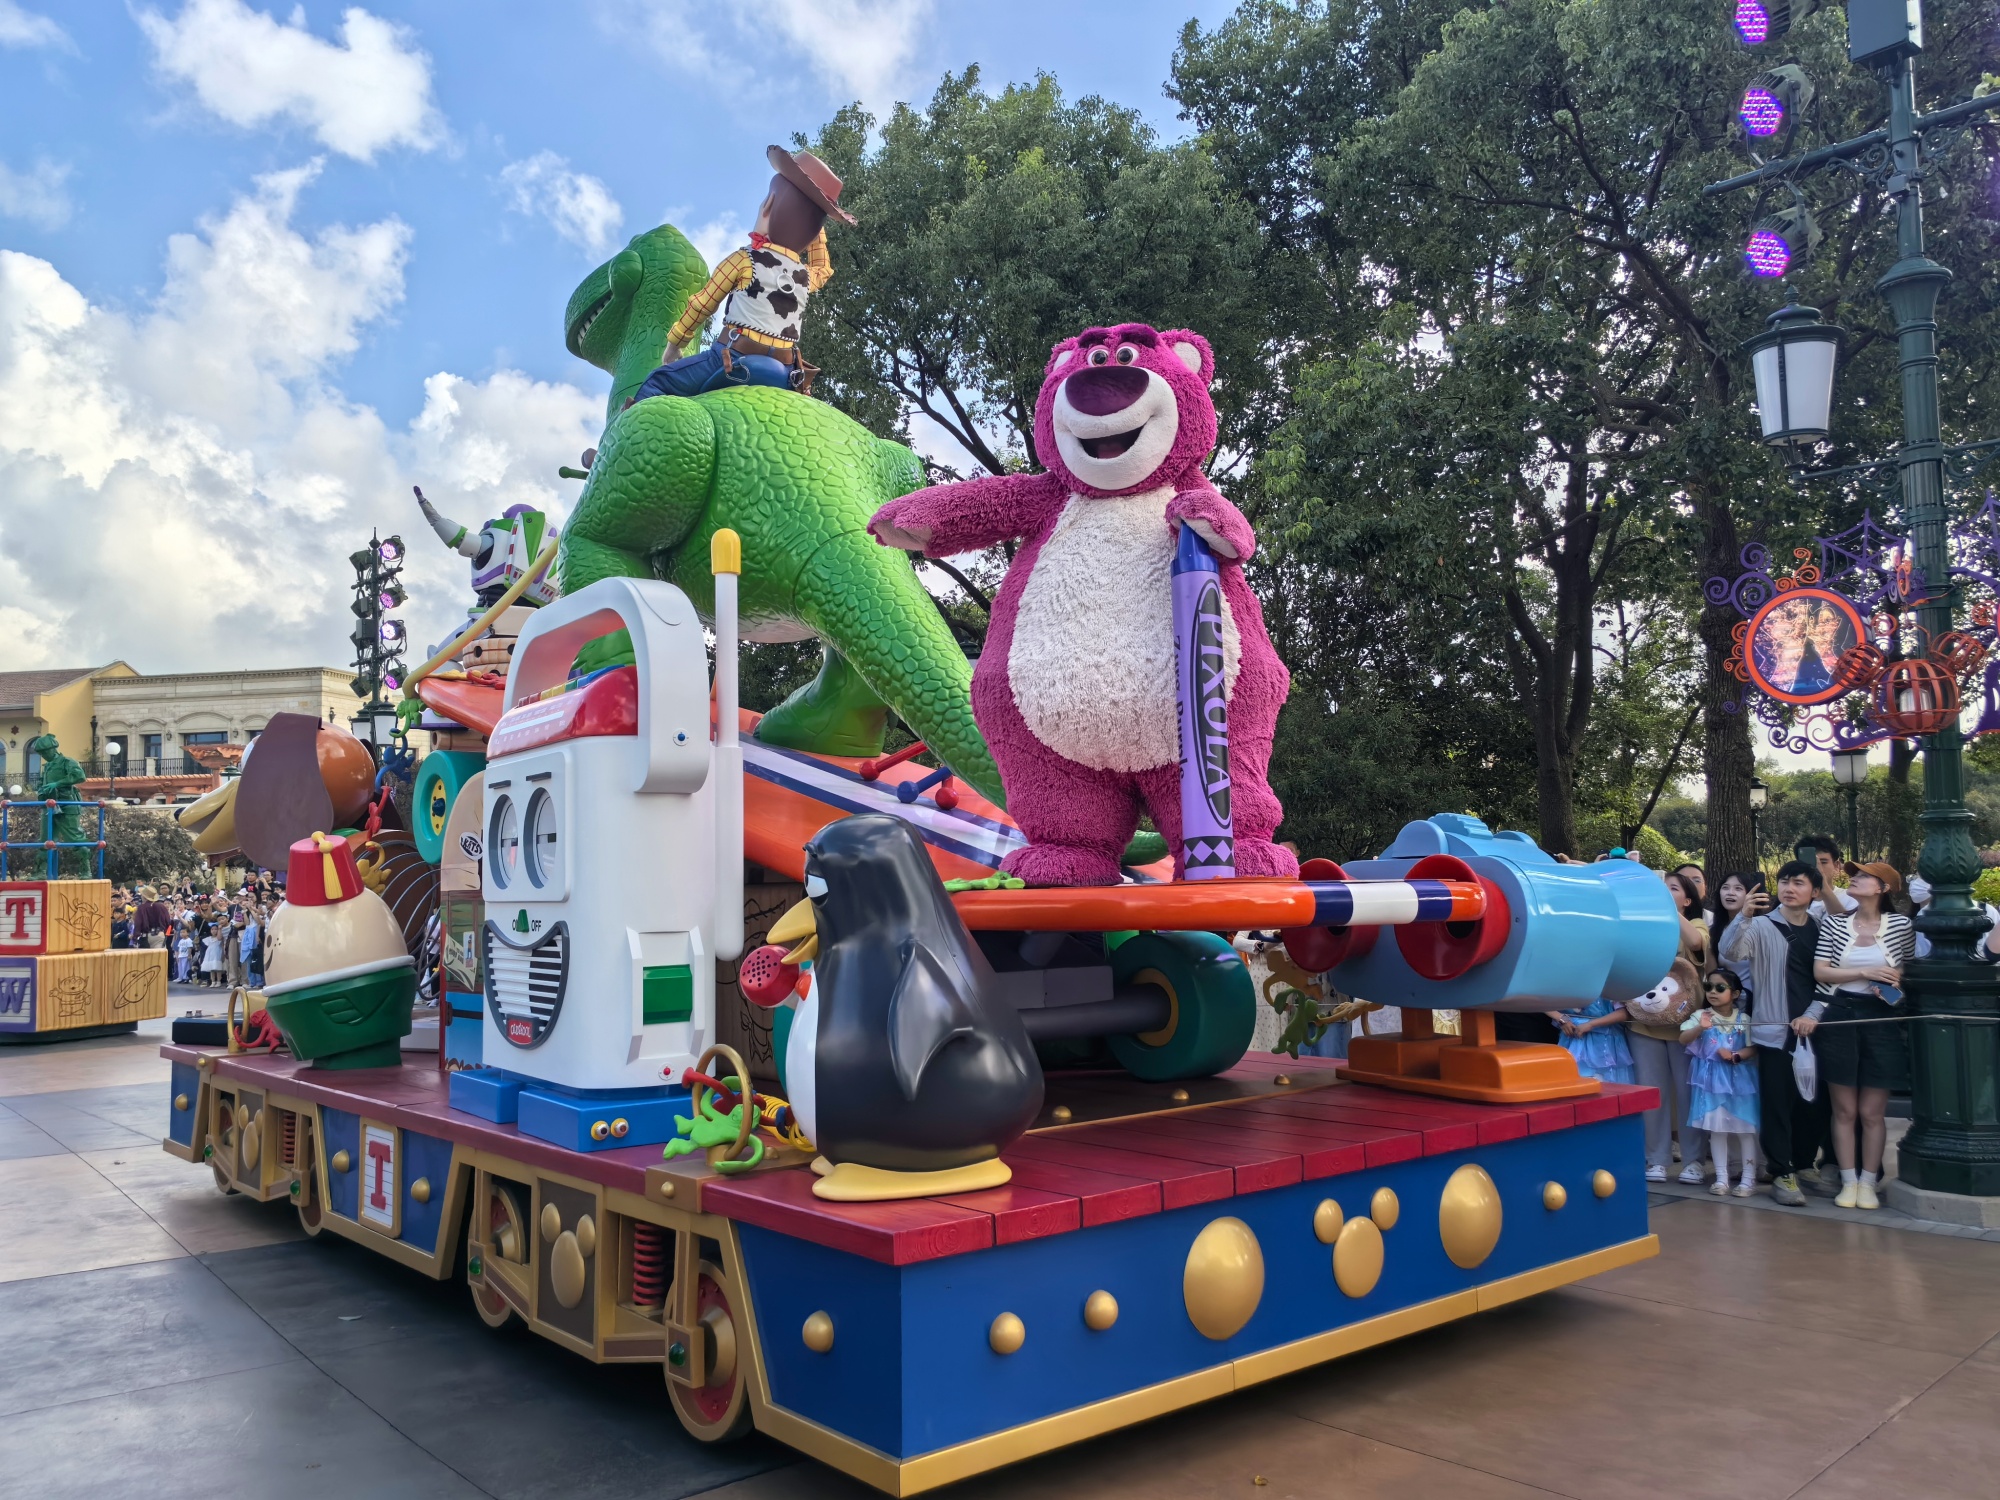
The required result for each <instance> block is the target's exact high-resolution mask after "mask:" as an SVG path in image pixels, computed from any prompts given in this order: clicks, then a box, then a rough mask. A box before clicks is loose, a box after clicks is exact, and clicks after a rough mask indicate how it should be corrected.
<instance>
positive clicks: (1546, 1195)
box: [1542, 1182, 1569, 1213]
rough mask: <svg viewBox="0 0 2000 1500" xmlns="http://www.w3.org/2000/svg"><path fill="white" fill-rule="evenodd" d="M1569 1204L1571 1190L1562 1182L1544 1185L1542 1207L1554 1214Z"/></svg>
mask: <svg viewBox="0 0 2000 1500" xmlns="http://www.w3.org/2000/svg"><path fill="white" fill-rule="evenodd" d="M1568 1202H1569V1189H1568V1188H1566V1187H1564V1186H1563V1185H1562V1184H1561V1183H1560V1182H1545V1183H1543V1184H1542V1207H1543V1208H1546V1209H1547V1210H1548V1211H1549V1212H1550V1213H1554V1212H1555V1211H1556V1210H1557V1209H1559V1208H1561V1207H1562V1206H1563V1205H1564V1204H1566V1203H1568Z"/></svg>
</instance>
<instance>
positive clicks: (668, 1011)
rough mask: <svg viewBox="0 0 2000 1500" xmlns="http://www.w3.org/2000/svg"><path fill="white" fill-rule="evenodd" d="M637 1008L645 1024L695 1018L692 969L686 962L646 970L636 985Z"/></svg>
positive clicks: (651, 1024) (658, 1023) (655, 1024)
mask: <svg viewBox="0 0 2000 1500" xmlns="http://www.w3.org/2000/svg"><path fill="white" fill-rule="evenodd" d="M639 1009H640V1014H641V1015H642V1016H643V1017H644V1019H645V1023H646V1025H648V1026H658V1025H660V1024H661V1023H663V1022H666V1021H692V1020H693V1019H694V970H693V969H691V968H689V967H688V966H687V965H686V964H662V965H659V966H658V967H655V968H649V969H647V970H646V974H645V979H644V981H643V982H642V983H641V985H640V987H639Z"/></svg>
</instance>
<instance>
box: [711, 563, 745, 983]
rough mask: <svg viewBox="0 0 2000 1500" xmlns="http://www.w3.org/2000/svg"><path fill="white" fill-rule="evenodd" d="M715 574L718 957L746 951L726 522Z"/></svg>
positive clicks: (732, 566) (733, 581) (729, 958)
mask: <svg viewBox="0 0 2000 1500" xmlns="http://www.w3.org/2000/svg"><path fill="white" fill-rule="evenodd" d="M708 558H709V567H710V569H711V570H712V571H713V572H714V574H715V776H714V785H715V956H716V958H717V959H718V960H719V961H721V962H723V963H730V962H734V961H735V960H736V959H738V958H741V957H742V956H743V746H742V745H741V743H740V742H739V741H738V737H737V720H736V696H737V688H736V586H737V582H738V575H739V574H741V573H742V571H743V540H742V538H741V537H739V536H737V534H736V533H735V532H733V531H731V530H730V529H729V528H728V527H726V526H725V527H723V528H721V529H720V530H718V531H717V532H716V533H715V536H714V538H713V539H712V540H711V541H710V543H709V548H708Z"/></svg>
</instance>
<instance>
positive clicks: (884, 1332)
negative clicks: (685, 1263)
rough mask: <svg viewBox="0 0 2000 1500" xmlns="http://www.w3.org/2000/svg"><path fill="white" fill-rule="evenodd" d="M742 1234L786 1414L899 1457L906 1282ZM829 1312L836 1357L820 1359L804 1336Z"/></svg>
mask: <svg viewBox="0 0 2000 1500" xmlns="http://www.w3.org/2000/svg"><path fill="white" fill-rule="evenodd" d="M739 1233H740V1234H741V1235H742V1239H743V1260H744V1264H745V1265H746V1266H747V1268H748V1270H749V1273H750V1305H751V1306H752V1307H754V1308H755V1309H756V1310H757V1334H758V1339H759V1341H760V1343H761V1344H762V1345H763V1350H764V1363H765V1365H766V1367H767V1368H768V1370H769V1372H770V1380H771V1392H772V1394H773V1395H774V1396H776V1397H777V1400H778V1404H779V1405H781V1406H786V1407H789V1408H791V1409H792V1410H793V1411H795V1412H797V1413H799V1415H801V1416H805V1417H810V1418H812V1420H813V1421H815V1422H819V1423H821V1424H823V1425H824V1426H827V1427H831V1428H832V1429H833V1430H834V1431H836V1432H840V1433H844V1434H846V1435H847V1436H848V1437H851V1438H853V1439H855V1440H856V1441H857V1442H862V1443H866V1444H868V1445H869V1446H870V1447H871V1448H879V1449H881V1450H882V1451H883V1452H884V1453H896V1452H897V1451H898V1445H899V1443H900V1441H901V1428H902V1407H903V1395H902V1392H903V1385H902V1382H903V1371H902V1363H901V1357H900V1350H901V1346H902V1342H903V1330H902V1312H901V1301H900V1294H901V1279H902V1278H901V1274H900V1273H899V1272H898V1271H897V1269H896V1268H895V1267H894V1266H885V1265H882V1264H881V1263H880V1262H878V1261H872V1260H864V1259H863V1258H862V1257H860V1256H858V1255H843V1254H841V1253H840V1252H839V1251H837V1250H828V1249H826V1248H825V1247H824V1246H820V1245H814V1244H810V1243H808V1242H807V1241H805V1240H795V1239H793V1238H792V1237H791V1236H790V1235H788V1234H778V1233H776V1232H775V1231H773V1230H769V1229H759V1228H757V1227H756V1226H755V1225H752V1224H744V1225H740V1226H739ZM821 1310H826V1311H828V1312H830V1313H831V1315H832V1317H833V1320H834V1321H833V1347H832V1348H831V1349H829V1350H828V1351H827V1352H826V1353H824V1354H815V1353H813V1352H812V1350H810V1349H808V1348H807V1347H806V1345H805V1340H804V1339H803V1338H802V1337H801V1336H800V1332H801V1330H802V1329H803V1328H804V1327H805V1323H806V1319H807V1318H809V1317H811V1316H812V1315H813V1314H814V1313H816V1312H819V1311H821ZM781 1391H782V1392H784V1394H782V1395H780V1394H778V1393H779V1392H781Z"/></svg>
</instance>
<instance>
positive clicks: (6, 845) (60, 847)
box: [0, 798, 104, 880]
mask: <svg viewBox="0 0 2000 1500" xmlns="http://www.w3.org/2000/svg"><path fill="white" fill-rule="evenodd" d="M83 808H93V809H95V810H96V812H97V837H96V838H94V839H92V838H82V839H59V838H57V837H56V834H57V832H58V831H59V826H58V825H59V824H60V822H61V820H62V819H63V818H64V817H65V816H66V815H68V813H70V812H71V811H78V812H79V813H80V810H81V809H83ZM23 823H26V824H28V825H29V826H30V828H31V829H33V830H34V836H33V837H30V838H15V837H14V833H15V830H16V829H17V828H18V827H19V826H20V825H21V824H23ZM70 849H76V850H81V851H83V854H84V867H85V869H86V870H87V871H89V872H90V873H92V874H95V875H96V877H97V878H98V879H99V880H102V879H103V878H104V804H103V803H102V802H57V801H53V800H52V801H48V802H29V801H26V800H21V801H16V800H13V799H11V798H10V799H5V800H0V871H4V872H5V873H6V875H8V876H9V877H11V878H13V879H16V880H32V879H34V878H35V875H34V866H35V863H36V859H35V856H36V854H37V853H41V854H46V855H47V858H48V873H47V874H46V875H45V876H43V877H42V878H43V879H45V880H60V879H61V878H62V875H63V870H62V866H63V864H64V863H65V861H64V858H63V856H64V853H65V851H67V850H70ZM16 850H20V851H22V852H23V853H24V854H26V855H27V858H26V859H25V860H22V859H20V858H19V857H18V856H17V855H16V853H15V851H16ZM72 863H73V862H72Z"/></svg>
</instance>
